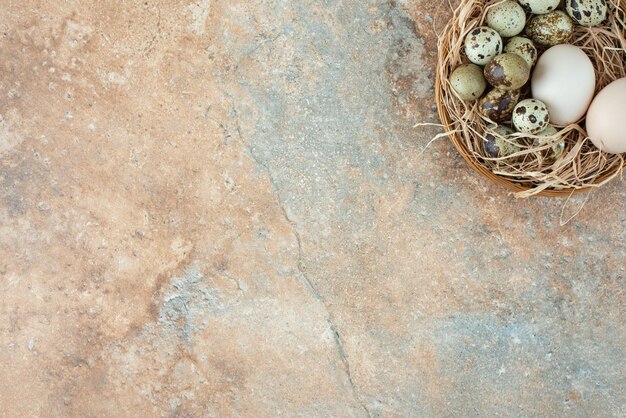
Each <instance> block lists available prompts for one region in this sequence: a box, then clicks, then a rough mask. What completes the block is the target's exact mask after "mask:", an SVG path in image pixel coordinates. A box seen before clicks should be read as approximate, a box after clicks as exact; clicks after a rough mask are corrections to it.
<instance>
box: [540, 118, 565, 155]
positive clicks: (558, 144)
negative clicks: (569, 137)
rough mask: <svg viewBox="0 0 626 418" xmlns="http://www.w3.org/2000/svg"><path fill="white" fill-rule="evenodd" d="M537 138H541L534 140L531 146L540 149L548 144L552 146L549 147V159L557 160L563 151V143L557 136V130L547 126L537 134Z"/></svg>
mask: <svg viewBox="0 0 626 418" xmlns="http://www.w3.org/2000/svg"><path fill="white" fill-rule="evenodd" d="M537 136H539V137H541V138H536V139H535V140H534V141H533V146H535V147H540V146H542V145H546V144H548V143H551V144H553V145H552V146H551V147H550V151H549V152H548V156H549V157H554V158H559V156H560V155H561V154H563V151H564V150H565V141H563V139H562V138H561V135H559V131H558V129H556V128H555V127H554V126H552V125H548V126H547V127H546V129H544V130H543V131H541V132H539V133H538V134H537Z"/></svg>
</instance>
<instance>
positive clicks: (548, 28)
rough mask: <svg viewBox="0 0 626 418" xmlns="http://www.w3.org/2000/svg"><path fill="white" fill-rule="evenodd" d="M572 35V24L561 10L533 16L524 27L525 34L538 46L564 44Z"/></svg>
mask: <svg viewBox="0 0 626 418" xmlns="http://www.w3.org/2000/svg"><path fill="white" fill-rule="evenodd" d="M573 33H574V22H572V19H570V17H569V16H568V15H567V13H565V12H563V11H561V10H556V11H554V12H550V13H547V14H545V15H540V16H535V17H533V18H532V19H530V22H528V25H526V34H527V35H528V36H529V37H530V39H532V40H533V42H535V43H537V44H540V45H546V46H552V45H558V44H565V43H567V42H568V41H569V40H570V38H571V37H572V34H573Z"/></svg>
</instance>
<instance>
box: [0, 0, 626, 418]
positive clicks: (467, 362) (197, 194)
mask: <svg viewBox="0 0 626 418" xmlns="http://www.w3.org/2000/svg"><path fill="white" fill-rule="evenodd" d="M0 6H1V7H0V290H1V292H2V297H1V298H0V415H1V416H6V417H35V416H36V417H52V416H55V417H57V416H58V417H126V416H128V417H143V416H146V417H223V416H239V417H251V416H258V417H274V416H302V417H318V416H319V417H327V416H336V417H350V416H354V417H363V416H365V417H366V416H372V417H408V416H414V417H431V416H432V417H444V416H445V417H474V416H476V417H478V416H515V417H521V416H550V417H557V416H567V417H586V416H592V417H610V416H625V415H626V392H624V387H626V348H625V346H626V344H625V343H626V326H625V324H626V285H625V272H624V269H625V265H626V211H625V208H626V204H625V202H626V199H625V198H626V189H625V188H624V182H623V180H617V181H614V182H612V183H610V184H609V185H607V186H606V187H603V188H602V189H599V190H597V191H595V192H594V193H592V194H591V195H588V196H584V197H577V198H574V199H571V200H570V201H568V202H566V201H565V200H559V199H546V198H532V199H528V200H516V199H515V198H514V197H512V196H510V195H509V194H508V193H507V191H506V190H504V189H502V188H500V187H498V186H496V185H493V184H491V183H489V182H488V181H487V180H485V179H483V178H481V177H480V176H479V175H477V174H476V173H474V172H473V171H471V169H470V168H469V167H468V166H467V165H466V164H465V163H464V162H463V160H462V159H461V157H460V156H459V155H458V154H457V153H456V152H455V151H454V149H453V148H452V146H451V144H450V143H449V142H448V141H446V140H445V139H442V140H439V141H435V142H434V143H432V144H431V145H429V146H428V147H427V144H428V143H429V142H430V140H431V138H432V137H433V136H434V135H436V134H437V133H439V132H440V131H438V130H437V129H436V128H433V127H427V128H424V127H422V128H416V127H414V125H415V124H416V123H418V122H431V123H437V122H438V118H437V114H436V110H435V106H434V97H433V96H434V94H433V83H434V73H433V70H434V67H435V63H436V59H437V44H436V33H435V32H436V30H437V28H438V27H439V28H440V27H441V26H442V25H443V24H444V23H445V22H446V21H447V20H448V19H449V17H450V8H449V5H448V4H447V2H435V1H426V0H414V1H406V0H403V1H392V0H390V1H383V0H368V1H355V0H324V1H311V0H292V1H284V0H274V1H269V0H195V1H193V0H171V1H155V0H146V1H143V0H142V1H121V2H120V1H112V0H102V1H95V0H67V1H63V2H61V1H50V2H43V1H38V0H21V1H16V0H0ZM581 207H582V209H580V208H581ZM579 209H580V212H579V213H578V215H577V216H576V217H575V218H574V219H573V220H572V221H570V222H569V223H567V224H565V225H563V226H562V225H561V224H562V223H564V222H561V221H562V220H567V219H568V218H569V217H570V216H571V215H572V214H574V213H576V212H577V211H578V210H579Z"/></svg>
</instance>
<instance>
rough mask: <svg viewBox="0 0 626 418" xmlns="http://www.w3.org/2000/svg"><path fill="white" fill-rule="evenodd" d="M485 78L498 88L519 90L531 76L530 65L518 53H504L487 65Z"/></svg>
mask: <svg viewBox="0 0 626 418" xmlns="http://www.w3.org/2000/svg"><path fill="white" fill-rule="evenodd" d="M485 78H486V79H487V82H488V83H489V84H491V85H492V86H493V87H495V88H497V89H500V90H518V89H519V88H521V87H522V86H523V85H524V84H526V82H527V81H528V79H529V78H530V67H529V66H528V64H526V61H524V58H522V57H520V56H519V55H517V54H511V53H507V54H502V55H498V56H497V57H495V58H494V59H492V60H491V61H489V64H487V65H486V66H485Z"/></svg>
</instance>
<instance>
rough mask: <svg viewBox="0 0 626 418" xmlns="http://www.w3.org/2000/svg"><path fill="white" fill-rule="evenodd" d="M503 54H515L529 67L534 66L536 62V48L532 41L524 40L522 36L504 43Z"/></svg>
mask: <svg viewBox="0 0 626 418" xmlns="http://www.w3.org/2000/svg"><path fill="white" fill-rule="evenodd" d="M504 52H510V53H512V54H517V55H519V56H520V57H522V58H524V61H526V64H528V65H529V66H530V67H532V66H533V65H535V63H536V62H537V56H538V54H537V48H536V47H535V44H533V41H531V40H530V39H528V38H524V37H522V36H515V37H513V38H511V39H509V41H508V42H507V43H506V45H505V46H504Z"/></svg>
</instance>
